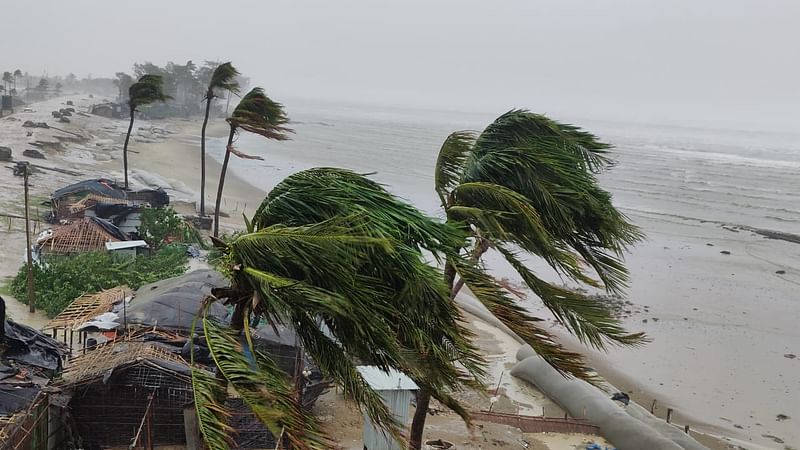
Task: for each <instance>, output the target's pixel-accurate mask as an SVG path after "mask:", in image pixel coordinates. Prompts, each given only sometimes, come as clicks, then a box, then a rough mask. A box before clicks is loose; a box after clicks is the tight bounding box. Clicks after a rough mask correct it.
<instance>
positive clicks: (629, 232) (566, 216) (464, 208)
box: [410, 110, 645, 449]
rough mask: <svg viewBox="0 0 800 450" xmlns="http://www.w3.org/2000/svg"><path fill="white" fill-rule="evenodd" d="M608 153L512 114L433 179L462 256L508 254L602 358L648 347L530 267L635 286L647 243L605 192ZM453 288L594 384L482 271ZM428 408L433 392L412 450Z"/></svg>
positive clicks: (443, 163) (599, 308)
mask: <svg viewBox="0 0 800 450" xmlns="http://www.w3.org/2000/svg"><path fill="white" fill-rule="evenodd" d="M609 148H610V146H609V145H607V144H605V143H602V142H600V141H598V140H597V138H596V137H595V136H593V135H591V134H589V133H587V132H585V131H582V130H580V129H579V128H578V127H575V126H572V125H566V124H562V123H559V122H556V121H554V120H551V119H549V118H547V117H545V116H542V115H539V114H533V113H530V112H528V111H523V110H513V111H510V112H508V113H506V114H503V115H502V116H500V117H499V118H498V119H497V120H495V121H494V123H492V124H491V125H489V126H488V127H487V128H486V129H485V130H484V131H483V132H482V133H480V134H478V135H476V134H475V133H472V132H464V131H462V132H456V133H453V134H451V135H450V136H449V137H448V138H447V139H446V140H445V142H444V144H443V145H442V148H441V150H440V152H439V156H438V160H437V164H436V172H435V188H436V192H437V194H438V195H439V198H440V200H441V204H442V207H443V208H444V210H445V212H446V215H447V221H448V222H449V223H451V224H454V225H460V226H461V227H462V229H463V230H464V232H465V233H467V234H468V235H469V236H470V239H469V240H466V241H464V242H463V243H462V244H461V246H460V248H459V249H458V251H459V253H461V254H462V256H464V257H465V258H469V259H470V260H471V261H473V262H475V263H479V262H480V260H481V257H482V256H483V255H484V254H485V253H486V252H487V251H488V250H489V249H493V250H495V251H497V252H498V253H500V254H501V255H502V256H503V257H504V258H505V260H506V261H508V263H509V264H510V265H511V267H512V268H513V269H514V270H515V271H516V272H517V273H518V274H519V275H520V276H521V278H522V279H523V281H524V282H525V284H526V285H527V286H528V288H530V290H531V291H532V292H533V293H534V294H535V295H536V296H538V297H539V299H540V300H541V301H542V303H543V304H544V305H545V306H546V307H547V308H548V309H549V310H550V311H551V312H552V313H553V316H554V317H555V318H556V320H557V321H558V322H559V323H560V324H561V325H563V326H564V327H565V328H566V329H567V330H568V331H570V332H571V333H572V334H574V335H575V336H576V337H577V338H578V339H579V340H580V341H581V342H583V343H585V344H589V345H591V346H593V347H595V348H598V349H604V348H606V345H607V344H612V345H637V344H640V343H642V342H644V340H645V338H644V335H643V334H642V333H633V334H629V333H627V332H626V331H625V330H624V329H623V327H622V326H621V325H620V323H619V321H618V320H617V319H616V318H615V317H613V315H612V314H611V312H610V310H609V309H608V307H607V306H606V305H605V304H604V303H602V301H600V300H597V299H596V298H593V297H589V296H586V295H583V294H580V293H578V292H575V291H573V290H571V289H567V288H563V287H560V286H556V285H553V284H551V283H548V282H547V281H545V280H543V279H541V278H539V277H538V276H537V275H536V274H535V273H534V272H533V271H532V270H530V269H529V268H528V267H527V265H526V264H525V259H526V258H528V257H537V258H540V259H542V260H544V261H545V262H546V263H547V264H548V265H550V266H551V267H552V268H553V269H555V270H556V271H558V272H559V273H560V274H562V275H565V276H566V277H567V278H569V279H571V280H573V281H576V282H578V283H582V284H584V285H588V286H593V287H602V288H604V289H606V290H607V291H608V292H610V293H613V294H620V293H622V292H623V290H624V288H625V287H626V286H627V279H628V272H627V270H626V268H625V265H624V262H623V259H622V257H623V253H624V251H625V249H626V247H627V246H628V245H631V244H633V243H635V242H637V241H638V240H639V239H641V237H642V235H641V233H640V232H639V230H638V229H637V228H636V227H635V226H634V225H632V224H631V223H630V222H628V220H627V218H626V217H625V216H624V215H623V214H622V213H620V212H619V211H618V210H617V209H616V208H615V207H614V205H613V204H612V202H611V194H609V193H608V192H606V191H604V190H603V189H601V188H600V187H599V186H598V183H597V180H596V178H595V175H596V174H597V173H599V172H601V171H602V170H604V169H606V168H607V167H608V166H609V165H610V164H611V161H610V160H609V158H608V154H607V152H608V149H609ZM592 272H593V273H592ZM456 275H458V276H459V278H460V280H459V281H458V283H456V282H455V278H456ZM595 277H596V278H597V279H595ZM445 281H446V283H447V284H448V286H450V288H451V295H452V296H453V297H455V295H456V294H457V293H458V291H459V290H460V289H461V287H462V285H463V284H465V283H466V284H467V286H468V287H469V288H470V290H471V291H472V293H473V294H474V295H475V296H476V297H477V299H478V300H479V301H481V302H482V303H483V304H484V305H485V306H486V307H487V309H488V310H489V311H490V312H492V313H493V314H494V315H495V316H497V318H498V319H500V320H501V321H502V322H503V323H504V324H505V325H507V326H508V327H509V328H510V329H511V330H512V331H514V332H515V333H516V334H517V335H519V336H520V337H521V338H522V339H524V340H525V341H526V342H527V343H528V344H530V345H531V346H532V347H533V349H534V350H536V352H537V353H538V354H539V355H540V356H541V357H542V358H544V359H545V360H546V361H547V362H548V363H550V364H551V365H552V366H553V367H555V368H556V369H558V370H560V371H562V372H563V373H565V374H569V375H573V376H577V377H580V378H584V379H591V377H592V374H591V372H590V371H589V370H588V369H587V368H586V367H585V365H584V364H583V362H582V358H581V355H579V354H576V353H573V352H569V351H567V350H565V349H564V348H563V347H562V346H561V345H559V344H558V343H557V342H556V341H555V340H554V339H553V337H552V335H551V334H550V333H549V332H547V331H546V330H545V329H543V328H542V327H541V326H539V325H538V322H540V321H541V320H540V319H539V318H536V317H533V316H532V315H530V314H529V313H528V312H527V311H526V310H525V309H523V308H522V307H521V306H519V305H518V304H517V303H516V302H515V301H514V300H513V299H512V298H511V297H510V296H508V295H507V294H505V293H504V292H503V289H502V288H501V287H500V286H499V285H498V284H497V283H496V282H494V281H493V280H491V279H488V278H487V277H485V276H482V274H481V273H480V272H476V271H475V270H474V267H470V266H465V265H464V264H463V262H461V261H459V260H457V259H453V260H449V261H447V266H446V280H445ZM429 400H430V395H429V392H427V391H426V390H425V389H422V390H421V391H420V395H419V397H418V400H417V411H416V413H415V416H414V421H413V423H412V428H411V438H410V441H411V444H412V448H413V449H419V448H420V445H421V440H422V432H423V429H424V424H425V419H426V415H427V404H428V401H429Z"/></svg>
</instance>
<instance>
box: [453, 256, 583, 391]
mask: <svg viewBox="0 0 800 450" xmlns="http://www.w3.org/2000/svg"><path fill="white" fill-rule="evenodd" d="M451 263H452V264H453V265H454V267H455V269H456V272H457V273H458V276H459V277H461V278H462V279H463V280H464V282H465V284H466V285H467V286H468V287H469V290H470V292H472V294H473V295H474V296H475V298H476V299H477V300H478V301H479V302H481V303H482V304H483V305H484V306H485V307H486V309H488V310H489V312H490V313H492V314H493V315H494V316H495V317H497V319H498V320H500V322H502V323H503V324H504V325H506V326H507V327H508V328H509V329H510V330H511V331H513V332H514V333H515V334H517V336H519V337H520V338H521V339H522V340H523V341H525V343H527V344H529V345H530V346H531V347H532V348H533V350H534V351H536V353H537V354H539V356H541V357H542V358H543V359H544V360H545V361H547V362H548V363H549V364H550V365H551V366H553V367H554V368H555V369H556V370H558V371H560V372H562V373H565V374H569V375H572V376H575V377H577V378H581V379H585V380H590V381H591V380H594V379H595V375H594V373H593V372H592V371H591V370H590V369H588V368H587V367H586V365H585V363H584V360H583V356H582V355H581V354H579V353H575V352H571V351H569V350H567V349H565V348H564V347H563V346H562V345H561V344H559V343H558V342H557V341H556V340H555V338H554V337H553V335H552V334H550V333H549V332H548V331H547V330H545V329H544V328H543V327H542V326H540V324H541V323H542V319H540V318H537V317H534V316H531V315H530V314H529V313H528V312H527V311H526V310H525V308H523V307H522V306H520V305H519V304H517V302H516V301H515V300H514V299H512V298H511V297H509V296H508V294H507V293H506V292H505V290H504V289H503V288H502V287H500V285H498V284H497V282H496V281H495V280H494V279H493V278H492V277H491V276H489V275H488V274H487V273H486V272H485V271H484V270H483V269H482V268H480V267H479V266H478V265H477V264H473V263H470V262H469V261H467V260H465V259H460V258H453V259H452V260H451Z"/></svg>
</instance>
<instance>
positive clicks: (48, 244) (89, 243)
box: [39, 217, 128, 255]
mask: <svg viewBox="0 0 800 450" xmlns="http://www.w3.org/2000/svg"><path fill="white" fill-rule="evenodd" d="M127 240H128V236H127V235H126V234H125V233H123V232H122V231H120V229H119V228H117V226H116V225H114V224H112V223H111V222H108V221H106V220H104V219H100V218H98V217H86V218H83V219H81V220H78V221H75V222H73V223H71V224H68V225H62V226H59V227H57V228H55V229H54V230H53V232H52V234H51V235H50V236H48V237H46V238H45V239H43V240H42V241H40V242H39V251H40V252H41V254H42V255H74V254H78V253H86V252H92V251H105V249H106V242H119V241H127Z"/></svg>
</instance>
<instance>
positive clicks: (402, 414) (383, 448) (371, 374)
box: [358, 366, 419, 450]
mask: <svg viewBox="0 0 800 450" xmlns="http://www.w3.org/2000/svg"><path fill="white" fill-rule="evenodd" d="M358 372H359V373H360V374H361V376H362V377H363V378H364V381H366V382H367V384H368V385H369V386H370V387H371V388H372V389H374V390H375V391H377V392H378V394H380V396H381V397H382V398H383V402H384V403H385V404H386V406H388V407H389V411H392V413H393V414H394V416H395V418H397V421H398V422H399V423H401V424H407V423H408V421H409V406H410V405H411V399H412V398H414V391H416V390H417V389H419V388H418V387H417V385H416V383H414V381H413V380H411V379H410V378H408V377H407V376H406V375H405V374H404V373H402V372H399V371H397V370H390V371H389V372H384V371H383V370H381V369H380V368H378V367H375V366H359V367H358ZM403 448H404V447H403V445H402V444H401V443H400V442H397V441H396V440H394V439H393V438H392V437H391V436H389V435H388V434H386V433H384V432H383V430H381V429H380V428H377V427H375V426H374V425H373V424H372V420H371V419H370V417H369V416H368V415H367V414H366V413H364V449H365V450H403Z"/></svg>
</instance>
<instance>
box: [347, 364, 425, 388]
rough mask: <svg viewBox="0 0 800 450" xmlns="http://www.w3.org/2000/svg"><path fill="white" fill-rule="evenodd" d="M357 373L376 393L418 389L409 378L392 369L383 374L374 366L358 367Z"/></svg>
mask: <svg viewBox="0 0 800 450" xmlns="http://www.w3.org/2000/svg"><path fill="white" fill-rule="evenodd" d="M358 373H360V374H361V376H362V377H364V380H365V381H366V382H367V384H369V386H370V387H371V388H372V389H375V390H376V391H413V390H416V389H419V387H417V384H416V383H414V381H413V380H412V379H411V378H408V377H407V376H406V375H405V374H404V373H403V372H399V371H397V370H394V369H390V370H389V372H384V371H383V370H381V369H380V368H378V367H375V366H358Z"/></svg>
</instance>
